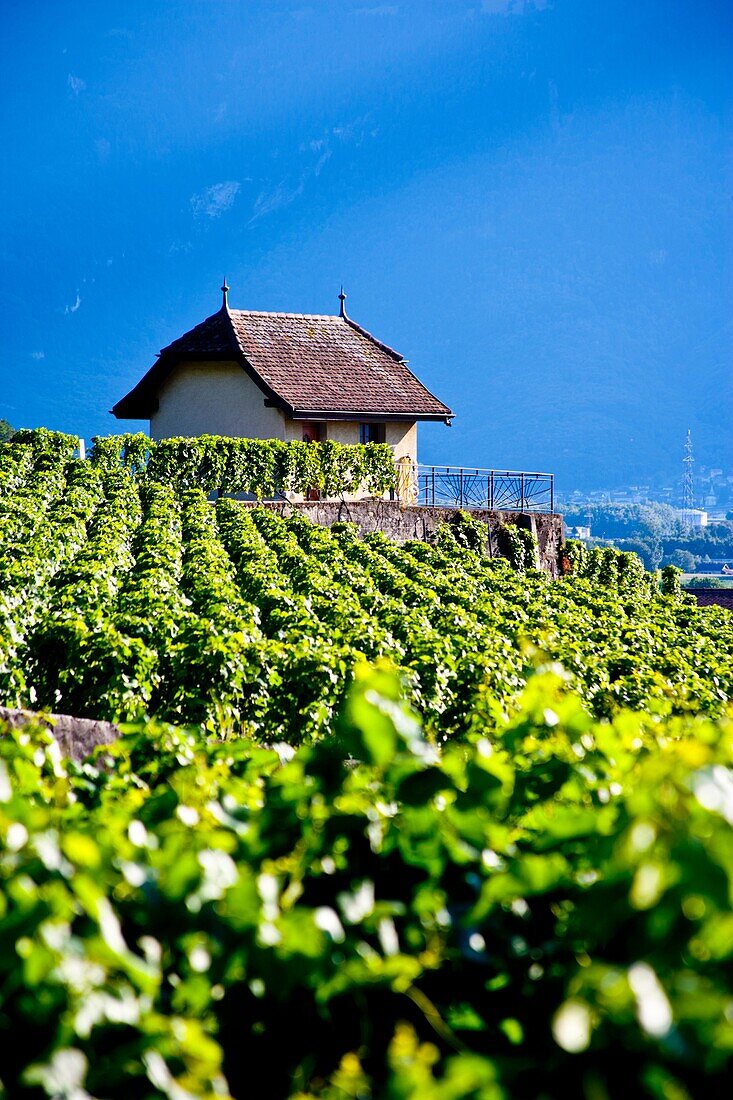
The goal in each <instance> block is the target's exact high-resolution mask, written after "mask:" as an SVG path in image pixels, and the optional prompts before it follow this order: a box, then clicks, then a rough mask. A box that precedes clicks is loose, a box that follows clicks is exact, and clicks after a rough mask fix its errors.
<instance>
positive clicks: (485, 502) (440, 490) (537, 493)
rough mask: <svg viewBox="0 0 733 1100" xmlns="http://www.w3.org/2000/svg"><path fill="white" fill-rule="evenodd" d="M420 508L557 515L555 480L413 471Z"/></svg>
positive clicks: (472, 470) (455, 469)
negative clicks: (486, 509) (478, 509)
mask: <svg viewBox="0 0 733 1100" xmlns="http://www.w3.org/2000/svg"><path fill="white" fill-rule="evenodd" d="M414 471H415V481H416V491H417V500H416V503H417V504H438V505H443V506H447V507H453V508H488V509H490V510H491V511H497V512H554V511H555V476H554V474H544V473H536V472H532V473H529V472H526V471H524V470H481V469H478V468H477V467H471V466H423V465H418V466H417V467H414Z"/></svg>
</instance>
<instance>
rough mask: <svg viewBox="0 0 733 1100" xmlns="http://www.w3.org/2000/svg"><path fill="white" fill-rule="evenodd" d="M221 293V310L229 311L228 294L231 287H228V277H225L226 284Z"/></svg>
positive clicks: (222, 286) (224, 283) (223, 285)
mask: <svg viewBox="0 0 733 1100" xmlns="http://www.w3.org/2000/svg"><path fill="white" fill-rule="evenodd" d="M221 292H222V294H223V299H222V303H221V308H222V309H229V302H228V300H227V294H228V293H229V287H228V286H227V277H226V275H225V276H224V282H223V283H222V285H221Z"/></svg>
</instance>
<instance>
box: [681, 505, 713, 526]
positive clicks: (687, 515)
mask: <svg viewBox="0 0 733 1100" xmlns="http://www.w3.org/2000/svg"><path fill="white" fill-rule="evenodd" d="M677 515H678V516H679V518H680V520H681V521H682V522H683V523H686V524H687V526H688V527H707V525H708V514H707V512H704V511H703V510H702V508H679V509H678V510H677Z"/></svg>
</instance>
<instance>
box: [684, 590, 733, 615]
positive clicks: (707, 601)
mask: <svg viewBox="0 0 733 1100" xmlns="http://www.w3.org/2000/svg"><path fill="white" fill-rule="evenodd" d="M687 591H688V592H689V593H690V594H691V595H693V596H694V597H695V599H696V600H697V602H698V604H699V606H700V607H715V606H718V607H727V608H728V610H729V611H733V588H688V589H687Z"/></svg>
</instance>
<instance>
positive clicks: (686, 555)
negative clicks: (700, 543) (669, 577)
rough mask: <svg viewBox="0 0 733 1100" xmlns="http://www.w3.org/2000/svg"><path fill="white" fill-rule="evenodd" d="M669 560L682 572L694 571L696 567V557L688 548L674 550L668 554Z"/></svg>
mask: <svg viewBox="0 0 733 1100" xmlns="http://www.w3.org/2000/svg"><path fill="white" fill-rule="evenodd" d="M669 561H670V564H671V565H676V566H677V568H678V569H681V570H682V572H683V573H694V572H695V570H696V569H697V562H698V559H697V558H696V557H695V555H694V554H691V553H690V551H689V550H674V551H673V552H672V553H671V554H670V556H669Z"/></svg>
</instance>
